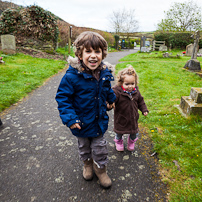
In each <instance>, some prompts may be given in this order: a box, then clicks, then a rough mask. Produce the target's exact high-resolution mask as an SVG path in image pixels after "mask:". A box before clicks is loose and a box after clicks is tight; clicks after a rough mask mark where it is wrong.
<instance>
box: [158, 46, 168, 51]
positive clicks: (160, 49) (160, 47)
mask: <svg viewBox="0 0 202 202" xmlns="http://www.w3.org/2000/svg"><path fill="white" fill-rule="evenodd" d="M167 50H168V47H167V46H165V45H160V46H159V51H167Z"/></svg>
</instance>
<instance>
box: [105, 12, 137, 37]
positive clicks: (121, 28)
mask: <svg viewBox="0 0 202 202" xmlns="http://www.w3.org/2000/svg"><path fill="white" fill-rule="evenodd" d="M109 22H110V27H111V28H112V29H113V30H114V32H115V33H116V34H119V33H120V32H124V33H129V32H134V31H136V30H137V29H138V27H139V26H138V21H137V20H136V17H135V9H130V10H126V9H125V8H123V9H122V10H117V11H113V13H112V14H111V15H110V16H109Z"/></svg>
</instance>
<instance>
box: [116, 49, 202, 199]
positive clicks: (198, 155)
mask: <svg viewBox="0 0 202 202" xmlns="http://www.w3.org/2000/svg"><path fill="white" fill-rule="evenodd" d="M177 53H178V54H182V51H173V54H172V55H173V56H175V55H176V54H177ZM189 59H190V57H185V56H182V57H178V58H177V57H172V58H163V57H162V52H152V53H135V54H131V55H128V56H126V57H124V58H122V59H121V60H120V61H125V62H124V63H120V64H118V65H117V66H116V70H117V71H118V70H120V69H122V68H124V67H125V66H126V64H131V65H133V66H134V67H135V69H136V71H137V74H138V75H139V88H140V91H141V93H142V95H143V96H144V99H145V102H146V104H147V107H148V109H149V111H150V113H149V115H148V116H147V117H144V116H142V115H141V116H140V120H139V123H140V126H142V127H145V128H146V129H147V133H148V135H149V136H150V137H151V139H152V141H153V144H154V148H153V151H152V152H157V154H158V158H159V163H160V165H161V175H162V180H163V181H164V182H165V183H167V184H168V186H169V188H170V195H169V199H170V201H173V202H176V201H183V202H184V201H190V202H199V201H202V191H201V190H202V143H201V140H202V117H199V116H191V117H189V118H185V117H184V116H183V115H181V113H180V112H179V110H178V109H177V108H176V107H175V105H179V104H180V99H181V96H188V95H189V94H190V90H191V87H202V78H201V77H199V76H198V75H196V74H195V73H193V72H189V71H186V70H185V69H184V68H183V67H184V65H185V63H186V61H188V60H189ZM197 59H198V60H199V61H200V62H201V64H202V58H200V57H198V58H197Z"/></svg>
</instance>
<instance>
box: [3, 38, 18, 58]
mask: <svg viewBox="0 0 202 202" xmlns="http://www.w3.org/2000/svg"><path fill="white" fill-rule="evenodd" d="M1 44H2V51H3V53H6V54H15V53H16V43H15V36H13V35H10V34H6V35H1Z"/></svg>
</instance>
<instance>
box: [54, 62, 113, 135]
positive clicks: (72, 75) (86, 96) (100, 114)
mask: <svg viewBox="0 0 202 202" xmlns="http://www.w3.org/2000/svg"><path fill="white" fill-rule="evenodd" d="M70 64H71V63H70ZM71 65H72V66H71ZM71 65H70V66H69V68H68V70H67V72H66V74H65V75H64V77H63V78H62V80H61V83H60V85H59V88H58V91H57V94H56V101H57V103H58V110H59V113H60V117H61V119H62V122H63V124H65V125H67V126H68V127H70V126H71V125H72V124H74V123H80V126H81V129H80V130H79V129H77V128H76V129H72V130H71V131H72V133H73V135H75V136H78V137H96V136H98V135H100V134H102V135H103V134H104V133H105V131H106V130H107V128H108V120H109V117H108V115H107V113H106V111H107V107H106V101H107V102H108V103H110V104H111V103H113V102H114V101H115V99H116V96H115V94H114V92H113V90H112V89H111V84H110V81H112V80H113V79H114V78H113V76H112V74H111V72H110V71H109V70H108V68H106V69H103V70H101V72H100V79H99V81H97V80H96V79H95V78H94V77H93V76H92V75H90V74H87V73H85V72H84V71H82V70H81V67H80V65H78V64H76V65H75V64H74V63H72V64H71Z"/></svg>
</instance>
